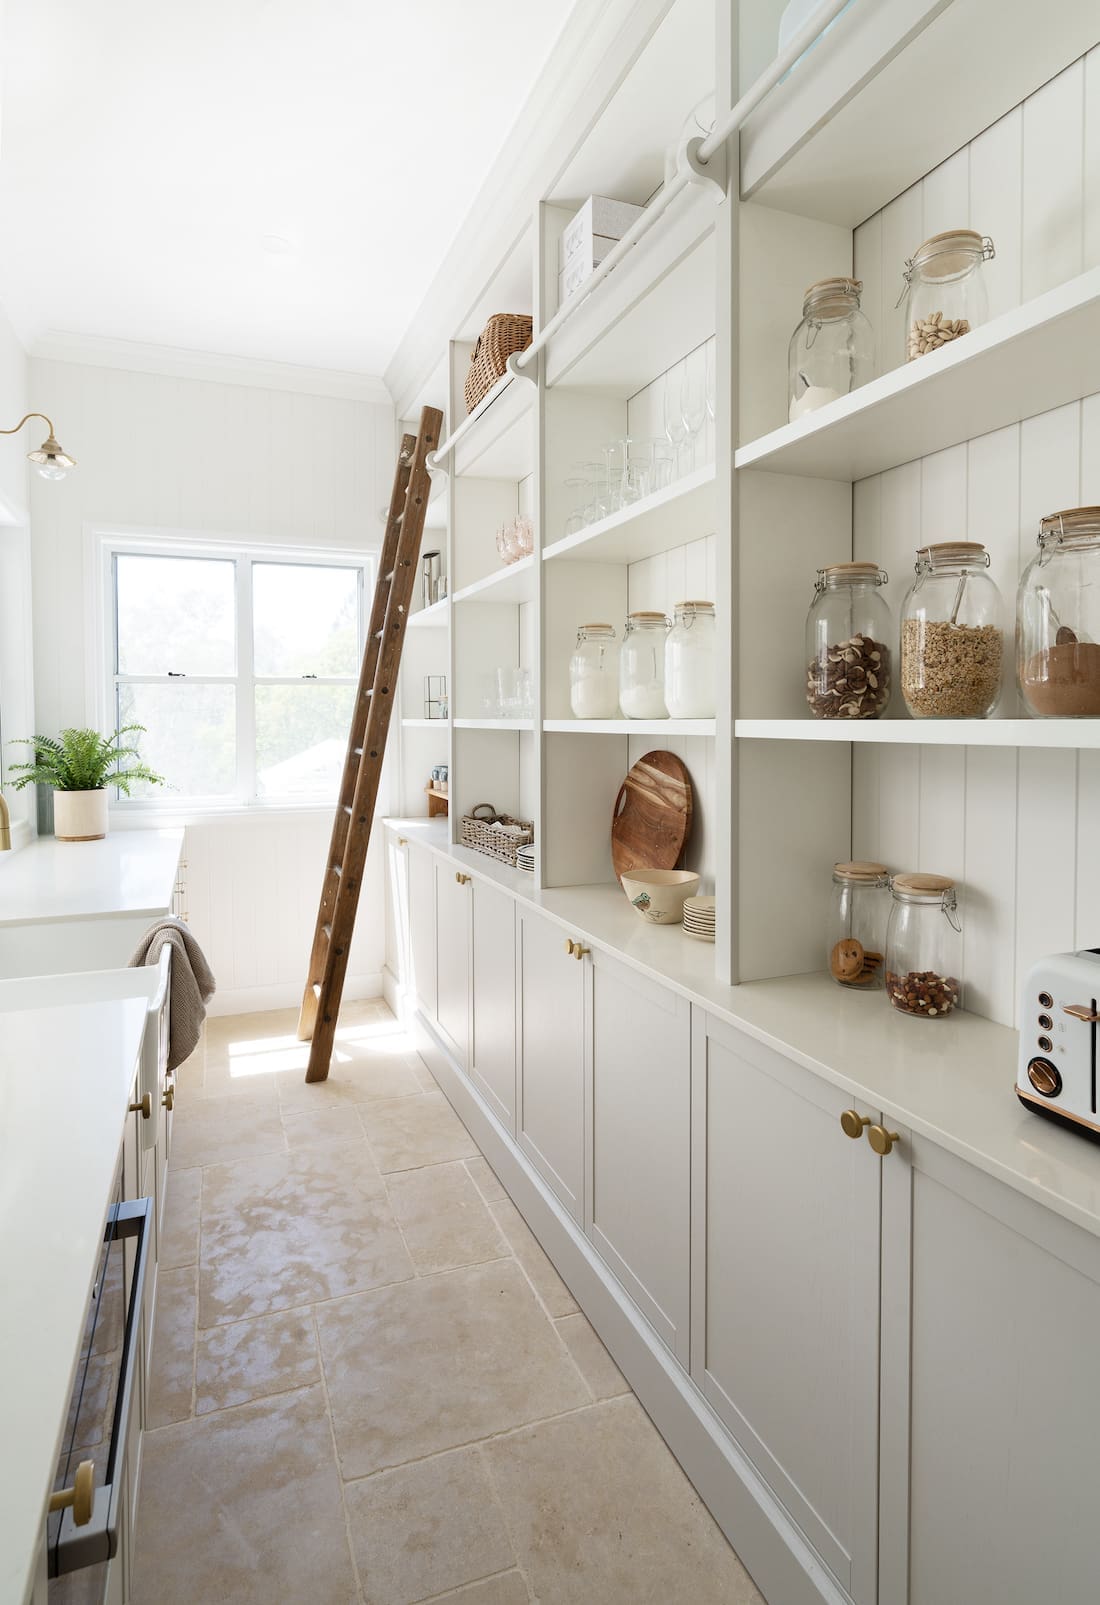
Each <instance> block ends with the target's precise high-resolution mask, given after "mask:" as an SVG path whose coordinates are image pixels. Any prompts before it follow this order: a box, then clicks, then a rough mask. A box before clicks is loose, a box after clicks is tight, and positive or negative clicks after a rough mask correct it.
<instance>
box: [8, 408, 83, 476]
mask: <svg viewBox="0 0 1100 1605" xmlns="http://www.w3.org/2000/svg"><path fill="white" fill-rule="evenodd" d="M31 418H41V420H42V422H43V423H44V424H45V425H46V427H47V429H48V430H49V431H50V432H49V435H48V436H47V437H46V439H45V440H44V441H43V442H42V444H41V446H39V448H38V450H37V451H29V452H28V453H27V461H28V462H30V463H33V464H34V466H35V468H36V469H37V470H38V472H39V473H40V474H41V475H42V478H43V479H64V478H65V475H66V474H67V473H68V472H69V469H70V468H75V467H76V458H75V457H70V456H69V455H68V453H67V452H64V451H62V449H61V443H60V441H59V440H58V438H57V436H56V435H55V434H54V432H53V424H52V423H51V422H50V420H49V419H48V418H47V417H46V414H45V413H44V412H28V413H25V414H24V416H23V417H22V418H20V420H19V422H18V423H17V424H16V426H15V428H14V429H0V435H17V434H18V433H19V431H20V430H21V429H22V427H23V425H24V424H25V423H27V422H28V421H29V420H30V419H31Z"/></svg>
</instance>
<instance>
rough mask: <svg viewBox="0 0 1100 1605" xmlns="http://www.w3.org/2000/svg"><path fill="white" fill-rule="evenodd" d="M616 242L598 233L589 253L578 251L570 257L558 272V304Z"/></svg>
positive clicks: (583, 279) (596, 265)
mask: <svg viewBox="0 0 1100 1605" xmlns="http://www.w3.org/2000/svg"><path fill="white" fill-rule="evenodd" d="M618 243H619V242H618V240H609V239H607V238H606V237H605V236H604V235H602V234H598V235H596V236H595V237H594V239H593V241H592V251H591V254H589V252H587V251H578V252H577V253H576V254H575V255H574V256H572V257H570V259H569V262H568V264H567V265H566V266H565V267H563V268H562V269H561V270H560V272H559V273H558V305H559V306H561V305H562V303H563V302H564V301H568V299H569V297H570V296H571V295H572V294H573V292H574V290H576V289H577V288H578V286H580V285H582V284H583V283H584V281H585V279H587V278H588V277H589V276H590V275H591V273H592V272H593V270H594V269H595V268H596V267H598V266H599V264H600V263H601V262H602V261H603V259H604V257H605V256H606V255H607V254H608V252H609V251H610V250H611V247H612V246H613V245H618Z"/></svg>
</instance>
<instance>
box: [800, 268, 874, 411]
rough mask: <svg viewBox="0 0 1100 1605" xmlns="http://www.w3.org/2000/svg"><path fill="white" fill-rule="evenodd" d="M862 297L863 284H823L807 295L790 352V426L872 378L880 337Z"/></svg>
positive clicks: (831, 281) (821, 281)
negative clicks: (877, 341)
mask: <svg viewBox="0 0 1100 1605" xmlns="http://www.w3.org/2000/svg"><path fill="white" fill-rule="evenodd" d="M862 292H863V284H862V281H861V280H859V279H819V280H818V282H817V283H816V284H811V285H810V288H809V289H808V290H807V291H806V294H805V296H804V297H803V301H802V322H801V323H800V324H799V325H798V328H797V329H796V330H795V331H794V334H793V335H792V336H791V343H790V346H789V347H788V351H787V369H788V375H789V380H790V384H789V391H788V394H789V397H790V402H789V406H788V409H787V416H788V418H789V419H790V421H791V423H794V421H795V420H796V419H797V418H801V417H802V416H803V414H804V413H807V412H815V411H816V410H817V408H818V407H827V406H828V404H829V402H830V401H837V400H839V398H840V397H841V396H846V395H848V393H849V392H850V391H852V390H855V389H856V387H857V386H858V385H863V384H866V383H867V381H868V379H871V378H873V376H874V371H875V334H874V330H873V329H872V328H871V324H870V321H869V320H868V318H867V315H866V314H865V313H864V312H863V311H862V309H861V307H860V296H861V294H862Z"/></svg>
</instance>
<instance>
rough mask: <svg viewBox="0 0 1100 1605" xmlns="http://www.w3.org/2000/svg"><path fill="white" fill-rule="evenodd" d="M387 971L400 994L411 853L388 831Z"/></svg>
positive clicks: (404, 977) (406, 952)
mask: <svg viewBox="0 0 1100 1605" xmlns="http://www.w3.org/2000/svg"><path fill="white" fill-rule="evenodd" d="M386 968H387V969H388V970H389V972H390V974H391V975H392V976H393V978H394V981H395V982H396V983H397V989H398V991H399V992H401V991H403V990H404V988H405V986H406V985H407V984H408V972H409V849H408V846H407V845H406V846H404V847H403V846H402V845H401V843H400V842H399V841H398V838H397V837H396V836H395V835H394V833H393V831H392V830H387V831H386Z"/></svg>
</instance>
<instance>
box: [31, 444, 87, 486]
mask: <svg viewBox="0 0 1100 1605" xmlns="http://www.w3.org/2000/svg"><path fill="white" fill-rule="evenodd" d="M27 461H28V462H30V463H33V464H34V466H35V468H36V469H37V471H38V472H39V473H40V474H41V475H42V478H43V479H64V478H65V475H66V474H67V473H68V472H69V469H70V468H75V467H76V459H75V458H74V457H70V456H68V454H67V453H66V452H64V451H62V449H61V445H60V442H59V441H58V440H57V439H56V438H55V437H54V436H53V435H50V436H49V437H48V438H47V439H46V440H44V441H43V442H42V444H41V446H39V448H38V450H37V451H29V452H28V453H27Z"/></svg>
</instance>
